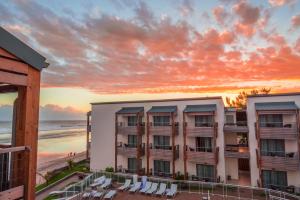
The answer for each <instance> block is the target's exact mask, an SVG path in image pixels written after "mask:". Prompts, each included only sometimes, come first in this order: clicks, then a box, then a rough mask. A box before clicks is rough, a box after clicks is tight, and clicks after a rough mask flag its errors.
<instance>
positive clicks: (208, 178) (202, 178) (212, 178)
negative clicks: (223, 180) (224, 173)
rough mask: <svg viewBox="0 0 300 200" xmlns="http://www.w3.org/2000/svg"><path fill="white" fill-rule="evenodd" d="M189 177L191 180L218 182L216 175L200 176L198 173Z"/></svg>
mask: <svg viewBox="0 0 300 200" xmlns="http://www.w3.org/2000/svg"><path fill="white" fill-rule="evenodd" d="M188 178H189V180H191V181H202V182H218V180H217V179H216V178H215V177H200V176H197V175H189V176H188Z"/></svg>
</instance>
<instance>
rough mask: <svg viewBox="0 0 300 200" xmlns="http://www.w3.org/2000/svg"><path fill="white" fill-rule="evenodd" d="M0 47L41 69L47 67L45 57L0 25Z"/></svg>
mask: <svg viewBox="0 0 300 200" xmlns="http://www.w3.org/2000/svg"><path fill="white" fill-rule="evenodd" d="M0 48H2V49H4V50H6V51H7V52H9V53H11V54H13V55H14V56H16V57H17V58H19V59H21V60H22V61H23V62H25V63H27V64H28V65H30V66H31V67H33V68H35V69H37V70H39V71H41V70H42V69H43V68H46V67H48V65H49V64H48V63H47V62H46V58H45V57H44V56H42V55H41V54H39V53H38V52H36V51H35V50H33V49H32V48H30V47H29V46H28V45H26V44H25V43H24V42H22V41H21V40H19V39H18V38H17V37H15V36H14V35H12V34H11V33H9V32H8V31H6V30H5V29H4V28H2V27H1V26H0Z"/></svg>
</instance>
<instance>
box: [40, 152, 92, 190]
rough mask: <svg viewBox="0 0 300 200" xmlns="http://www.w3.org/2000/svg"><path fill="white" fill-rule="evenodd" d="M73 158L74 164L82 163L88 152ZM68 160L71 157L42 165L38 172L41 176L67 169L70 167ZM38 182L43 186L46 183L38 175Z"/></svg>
mask: <svg viewBox="0 0 300 200" xmlns="http://www.w3.org/2000/svg"><path fill="white" fill-rule="evenodd" d="M72 158H73V160H74V162H79V161H82V160H84V159H85V158H86V152H85V151H84V152H81V153H77V154H75V156H72ZM68 159H70V157H63V158H58V159H54V160H50V161H47V162H43V163H40V164H39V165H38V170H37V171H38V173H39V174H46V173H47V172H51V171H54V170H56V169H60V168H63V167H66V166H68V163H67V160H68ZM36 182H37V184H41V183H43V182H44V179H43V178H42V177H41V176H40V175H38V174H37V180H36Z"/></svg>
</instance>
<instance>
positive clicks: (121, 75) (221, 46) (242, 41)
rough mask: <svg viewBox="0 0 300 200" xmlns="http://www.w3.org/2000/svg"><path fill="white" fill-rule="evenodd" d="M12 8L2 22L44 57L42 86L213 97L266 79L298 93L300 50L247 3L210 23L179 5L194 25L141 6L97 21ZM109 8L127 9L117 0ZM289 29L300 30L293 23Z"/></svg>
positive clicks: (219, 12) (218, 13)
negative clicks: (45, 64) (175, 93)
mask: <svg viewBox="0 0 300 200" xmlns="http://www.w3.org/2000/svg"><path fill="white" fill-rule="evenodd" d="M227 1H228V0H227ZM15 2H17V3H15V5H14V6H15V7H16V9H18V15H14V14H11V13H10V12H7V14H8V15H9V18H10V19H11V21H9V22H7V23H6V21H5V20H3V21H2V20H1V21H0V23H1V24H2V25H3V26H4V27H5V28H7V29H9V30H10V31H11V32H13V33H14V34H16V35H17V36H18V37H21V38H22V39H23V40H24V41H26V42H28V43H29V44H31V46H33V47H35V48H36V49H38V50H39V51H40V52H41V53H42V54H44V55H45V56H46V57H47V59H48V61H49V62H50V67H49V68H48V69H47V70H45V71H44V73H43V81H42V86H43V87H78V88H86V89H88V90H90V91H93V92H96V93H100V94H120V93H161V92H199V93H208V92H210V93H213V92H220V91H222V92H227V91H229V92H232V91H239V90H241V89H244V88H245V89H250V88H253V87H259V86H265V84H266V82H264V81H267V83H268V84H270V85H269V86H270V87H272V88H274V89H273V91H279V90H285V91H289V90H297V89H300V84H299V82H300V80H299V77H300V69H299V65H300V54H299V50H298V49H299V44H298V43H297V45H296V41H292V40H293V39H289V40H288V39H287V37H286V35H284V34H282V33H277V32H276V31H274V28H273V27H270V25H269V23H268V22H269V19H270V18H271V17H272V15H271V13H270V12H268V10H266V9H264V8H262V7H260V6H257V5H252V4H250V1H247V2H246V1H230V2H231V4H230V6H229V7H226V8H225V6H218V7H215V8H214V9H213V10H210V12H211V13H210V14H212V15H213V16H214V17H211V18H208V17H207V18H205V19H204V18H203V17H199V16H203V15H204V14H203V13H197V12H196V10H195V5H193V4H191V3H192V1H180V2H181V3H182V4H181V5H182V7H185V8H186V10H188V11H187V12H186V14H187V13H194V15H196V14H198V17H199V18H201V19H199V18H197V17H195V18H193V20H194V21H196V25H195V24H192V22H190V21H188V18H190V17H185V18H184V17H181V16H180V15H178V16H176V17H177V18H178V19H177V18H176V17H174V16H173V18H172V17H169V15H167V16H168V17H160V16H161V15H162V14H163V13H159V15H158V14H157V13H155V10H154V9H152V7H151V6H149V4H150V3H149V4H146V3H145V2H143V1H141V2H138V3H136V4H134V3H132V4H131V5H130V6H128V7H126V9H129V8H130V9H132V13H131V15H129V16H127V17H120V16H116V15H113V14H107V13H105V12H103V11H102V9H100V13H98V12H97V13H98V14H97V15H94V14H93V15H92V16H91V15H90V13H86V14H85V15H82V16H80V17H78V18H74V16H73V15H70V14H68V13H64V14H63V15H59V14H57V13H56V12H54V11H53V10H52V9H48V8H46V7H45V6H42V5H40V4H38V3H35V2H31V3H24V2H23V1H15ZM147 3H148V1H147ZM114 5H116V7H118V8H119V9H125V7H124V6H125V5H124V4H123V3H122V2H121V1H116V0H115V1H114ZM174 7H175V9H178V7H177V5H176V6H174ZM0 8H1V4H0ZM229 10H230V11H232V12H229ZM227 11H228V12H227ZM156 12H157V11H156ZM176 12H178V10H176ZM207 16H209V15H207ZM295 17H296V16H295ZM175 18H176V20H175ZM198 20H202V21H201V22H200V21H198ZM15 21H18V22H15ZM226 21H227V22H228V23H226ZM20 22H21V23H20ZM202 22H205V23H207V24H209V25H207V24H205V23H202ZM292 23H293V25H294V26H295V27H297V26H299V25H297V20H292ZM21 30H23V31H21ZM24 30H28V31H24ZM289 83H291V84H289ZM283 85H287V86H283ZM42 110H44V111H45V112H46V111H47V113H51V112H52V111H53V112H54V113H53V114H51V115H50V116H56V114H55V113H58V112H60V110H62V111H61V112H64V113H65V112H68V111H69V113H70V116H80V115H81V114H82V113H81V114H80V113H78V112H77V111H74V110H72V109H71V108H66V110H64V109H59V108H56V107H55V106H50V105H49V106H46V107H45V108H42ZM77 114H78V115H77Z"/></svg>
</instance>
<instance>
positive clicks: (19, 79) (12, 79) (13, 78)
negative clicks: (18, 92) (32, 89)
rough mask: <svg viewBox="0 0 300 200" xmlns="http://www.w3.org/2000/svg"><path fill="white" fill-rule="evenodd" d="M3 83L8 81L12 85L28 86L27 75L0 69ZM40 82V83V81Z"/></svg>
mask: <svg viewBox="0 0 300 200" xmlns="http://www.w3.org/2000/svg"><path fill="white" fill-rule="evenodd" d="M0 77H1V83H7V84H12V85H19V86H26V85H27V81H28V80H27V78H28V77H27V76H25V75H20V74H15V73H10V72H6V71H1V70H0ZM38 84H39V83H38Z"/></svg>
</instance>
